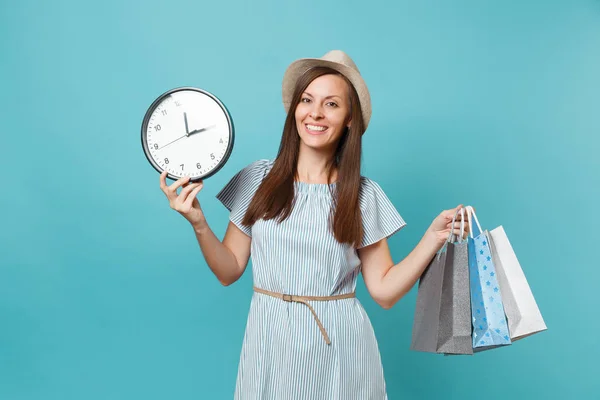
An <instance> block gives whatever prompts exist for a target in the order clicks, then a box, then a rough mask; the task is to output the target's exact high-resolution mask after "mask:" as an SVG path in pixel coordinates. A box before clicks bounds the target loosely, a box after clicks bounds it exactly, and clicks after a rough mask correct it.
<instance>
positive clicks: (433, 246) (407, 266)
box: [381, 229, 441, 308]
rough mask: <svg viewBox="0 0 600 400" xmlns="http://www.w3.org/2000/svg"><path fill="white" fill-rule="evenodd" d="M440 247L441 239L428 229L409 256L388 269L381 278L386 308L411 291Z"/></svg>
mask: <svg viewBox="0 0 600 400" xmlns="http://www.w3.org/2000/svg"><path fill="white" fill-rule="evenodd" d="M440 247H441V244H440V242H439V239H438V238H437V237H436V235H435V234H434V233H433V232H431V230H429V229H428V230H427V232H425V235H423V237H422V238H421V240H420V241H419V243H418V244H417V246H416V247H415V248H414V249H413V250H412V251H411V252H410V253H409V254H408V256H406V258H404V259H403V260H402V261H400V262H399V263H398V264H396V265H394V266H392V267H391V268H390V269H389V270H388V271H387V273H386V274H385V275H384V276H383V278H382V280H381V293H382V296H381V298H382V299H384V300H383V303H384V304H385V308H390V307H392V306H393V305H394V304H396V302H397V301H398V300H400V299H401V298H402V297H403V296H404V295H405V294H406V293H408V292H409V291H410V289H411V288H412V287H413V286H414V284H415V283H416V282H417V281H418V280H419V278H420V277H421V275H422V274H423V271H424V270H425V268H427V265H429V263H430V262H431V259H432V258H433V257H434V256H435V254H436V252H437V251H438V249H439V248H440Z"/></svg>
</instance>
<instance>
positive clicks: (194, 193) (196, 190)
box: [183, 183, 204, 208]
mask: <svg viewBox="0 0 600 400" xmlns="http://www.w3.org/2000/svg"><path fill="white" fill-rule="evenodd" d="M203 187H204V185H203V184H202V183H200V184H199V185H198V186H196V187H195V188H194V190H192V192H191V193H190V195H189V196H188V197H187V199H185V202H184V203H183V205H184V206H185V207H187V208H189V207H191V206H192V203H193V202H194V199H195V198H196V196H197V195H198V193H200V191H201V190H202V188H203Z"/></svg>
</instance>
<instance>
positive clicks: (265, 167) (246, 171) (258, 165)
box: [236, 158, 273, 182]
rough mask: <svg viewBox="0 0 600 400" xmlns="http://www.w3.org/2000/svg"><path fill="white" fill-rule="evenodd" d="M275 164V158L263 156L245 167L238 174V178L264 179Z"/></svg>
mask: <svg viewBox="0 0 600 400" xmlns="http://www.w3.org/2000/svg"><path fill="white" fill-rule="evenodd" d="M272 166H273V160H270V159H266V158H261V159H259V160H255V161H252V162H251V163H249V164H247V165H246V166H245V167H243V168H242V169H241V170H240V171H238V173H237V174H236V175H237V177H238V179H241V180H244V181H254V182H256V181H258V182H260V181H262V180H263V179H264V177H265V176H266V175H267V173H268V172H269V171H270V170H271V167H272Z"/></svg>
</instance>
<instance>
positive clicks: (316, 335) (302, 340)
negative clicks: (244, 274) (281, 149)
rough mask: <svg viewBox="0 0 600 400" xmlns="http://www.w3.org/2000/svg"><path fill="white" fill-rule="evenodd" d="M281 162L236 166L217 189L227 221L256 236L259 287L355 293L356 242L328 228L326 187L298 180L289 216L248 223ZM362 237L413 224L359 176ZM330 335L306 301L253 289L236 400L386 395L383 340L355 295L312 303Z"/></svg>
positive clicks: (368, 239)
mask: <svg viewBox="0 0 600 400" xmlns="http://www.w3.org/2000/svg"><path fill="white" fill-rule="evenodd" d="M273 162H274V160H258V161H255V162H253V163H251V164H250V165H248V166H246V167H245V168H243V169H242V170H241V171H239V172H238V173H237V174H236V175H235V176H234V177H233V178H232V179H231V180H230V181H229V182H228V183H227V185H225V187H224V188H223V189H222V190H221V191H220V192H219V193H218V194H217V198H218V199H219V200H220V201H221V202H222V203H223V204H224V205H225V207H227V209H228V210H230V220H231V221H232V222H233V223H234V224H235V225H236V226H237V227H239V228H240V229H241V230H242V231H243V232H244V233H245V234H247V235H248V236H250V237H251V238H252V242H251V258H252V276H253V280H254V285H255V286H256V287H259V288H262V289H266V290H269V291H273V292H278V293H286V294H292V295H300V296H331V295H338V294H344V293H351V292H353V291H354V290H355V287H356V279H357V277H358V274H359V273H360V266H361V265H360V259H359V258H358V256H357V252H356V248H354V247H353V246H350V245H347V244H340V243H338V242H337V241H336V240H335V239H334V236H333V235H332V233H331V232H330V230H329V228H328V224H327V220H328V214H329V210H330V207H331V205H332V196H331V194H330V188H329V186H331V185H334V186H335V183H333V184H331V185H328V184H311V183H304V182H295V183H294V186H295V196H296V198H295V204H294V208H293V211H292V213H291V215H290V217H289V218H288V219H286V220H285V221H283V222H282V223H278V222H277V221H276V219H273V220H268V221H265V220H263V219H261V220H258V221H257V222H256V223H255V224H254V225H253V226H251V227H248V226H244V225H242V224H241V221H242V219H243V217H244V214H245V212H246V210H247V208H248V205H249V204H250V201H251V200H252V197H253V195H254V193H255V192H256V189H257V188H258V186H259V185H260V183H261V181H262V180H263V178H264V177H265V176H266V174H267V173H268V172H269V170H270V168H271V167H272V165H273ZM361 186H362V187H361V194H360V208H361V212H362V219H363V226H364V231H365V234H364V238H363V241H362V243H361V245H360V246H358V247H363V246H367V245H370V244H372V243H375V242H377V241H379V240H381V239H383V238H385V237H388V236H390V235H392V234H393V233H395V232H397V231H398V230H400V229H401V228H402V227H404V226H405V225H406V224H405V222H404V220H403V219H402V217H401V216H400V214H399V213H398V212H397V211H396V208H395V207H394V206H393V204H392V203H391V202H390V200H389V198H388V197H387V196H386V194H385V193H384V192H383V190H382V189H381V187H380V186H379V185H378V184H377V183H375V182H374V181H372V180H370V179H368V178H365V177H362V178H361ZM310 304H311V305H312V307H313V308H314V310H315V312H316V314H317V315H318V317H319V319H320V320H321V322H322V324H323V326H324V328H325V329H326V331H327V334H328V335H329V337H330V339H331V344H329V345H328V344H327V343H326V342H325V340H324V339H323V336H322V334H321V331H320V330H319V328H318V326H317V323H316V322H315V318H314V317H313V315H312V313H311V311H310V310H309V309H308V307H307V306H306V305H305V304H302V303H294V302H286V301H283V300H281V299H278V298H274V297H271V296H268V295H265V294H262V293H257V292H253V296H252V301H251V304H250V311H249V315H248V320H247V324H246V331H245V334H244V339H243V345H242V351H241V355H240V360H239V366H238V375H237V381H236V388H235V399H238V400H256V399H260V400H270V399H273V400H309V399H310V400H321V399H323V400H334V399H335V400H338V399H339V400H351V399H356V400H369V399H373V400H375V399H376V400H381V399H387V394H386V386H385V379H384V374H383V368H382V364H381V358H380V355H379V349H378V345H377V340H376V338H375V334H374V332H373V327H372V325H371V322H370V320H369V318H368V316H367V314H366V312H365V310H364V309H363V307H362V305H361V304H360V302H359V300H358V299H357V298H350V299H343V300H335V301H314V302H311V303H310Z"/></svg>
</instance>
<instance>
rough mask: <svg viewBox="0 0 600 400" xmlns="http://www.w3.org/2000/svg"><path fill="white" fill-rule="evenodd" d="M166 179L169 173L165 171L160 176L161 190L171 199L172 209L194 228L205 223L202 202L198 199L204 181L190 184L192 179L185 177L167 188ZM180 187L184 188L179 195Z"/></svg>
mask: <svg viewBox="0 0 600 400" xmlns="http://www.w3.org/2000/svg"><path fill="white" fill-rule="evenodd" d="M166 177H167V171H163V172H162V173H161V174H160V189H161V190H162V191H163V193H164V194H165V195H166V196H167V199H169V205H170V206H171V208H172V209H173V210H175V211H177V212H178V213H179V214H181V215H183V216H184V218H185V219H187V220H188V221H189V222H190V224H192V226H194V227H196V226H198V225H199V224H201V223H202V222H204V221H205V219H204V213H203V212H202V208H201V207H200V202H199V201H198V199H197V198H196V195H197V194H198V193H199V192H200V190H202V187H203V186H204V183H203V181H198V182H195V183H191V184H189V183H188V182H189V180H190V178H189V177H183V178H179V179H178V180H176V181H175V182H174V183H172V184H171V185H170V186H167V182H166ZM180 186H181V187H182V189H181V192H180V193H179V194H177V189H178V188H179V187H180Z"/></svg>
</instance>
